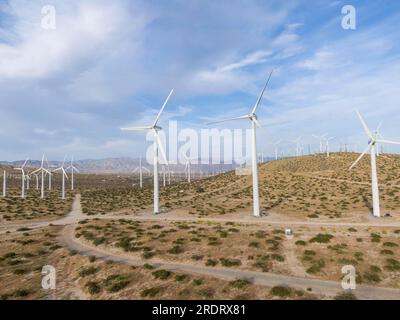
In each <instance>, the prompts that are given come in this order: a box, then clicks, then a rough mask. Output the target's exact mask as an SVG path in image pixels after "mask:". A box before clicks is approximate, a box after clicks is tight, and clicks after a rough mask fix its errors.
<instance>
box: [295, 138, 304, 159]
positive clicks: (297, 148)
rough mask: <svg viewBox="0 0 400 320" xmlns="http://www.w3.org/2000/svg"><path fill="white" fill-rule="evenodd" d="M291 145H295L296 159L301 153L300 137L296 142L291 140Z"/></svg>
mask: <svg viewBox="0 0 400 320" xmlns="http://www.w3.org/2000/svg"><path fill="white" fill-rule="evenodd" d="M293 143H295V144H296V157H297V158H298V157H299V156H300V153H301V149H302V145H301V137H298V138H297V139H296V140H293Z"/></svg>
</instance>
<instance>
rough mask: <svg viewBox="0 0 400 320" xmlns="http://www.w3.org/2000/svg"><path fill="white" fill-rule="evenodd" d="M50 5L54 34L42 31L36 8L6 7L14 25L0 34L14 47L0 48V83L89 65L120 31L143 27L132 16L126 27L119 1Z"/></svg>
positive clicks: (12, 4)
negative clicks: (6, 37) (7, 36)
mask: <svg viewBox="0 0 400 320" xmlns="http://www.w3.org/2000/svg"><path fill="white" fill-rule="evenodd" d="M53 3H54V6H55V8H56V29H55V30H46V29H43V28H42V27H41V21H40V19H41V17H42V16H41V5H40V4H39V3H37V2H36V3H34V2H32V1H28V0H25V1H21V0H19V1H16V0H12V1H10V8H11V9H10V10H9V13H10V14H11V15H12V17H13V19H15V21H16V22H15V25H14V26H13V27H12V29H11V30H2V33H8V34H9V35H10V37H11V35H12V38H13V40H14V41H12V42H11V43H10V42H8V43H2V44H0V79H14V78H43V77H47V76H54V74H56V73H58V72H62V71H70V70H68V69H70V68H74V67H75V64H77V63H80V62H86V63H88V62H89V63H91V62H94V60H96V59H98V58H99V56H101V53H102V52H104V50H108V51H107V53H109V49H110V48H111V49H112V45H113V44H115V43H116V41H118V39H120V34H121V32H123V30H126V29H129V30H132V25H133V26H134V27H135V28H137V32H140V31H141V28H142V27H143V25H144V23H145V21H146V20H145V19H144V18H143V17H141V16H140V15H138V16H137V17H136V18H137V19H135V21H130V24H128V21H129V19H127V18H128V17H127V14H126V12H125V11H124V8H123V6H121V5H120V4H121V2H120V1H117V2H108V1H76V0H72V1H69V6H68V8H67V9H66V8H65V4H63V2H61V1H59V0H58V1H53ZM125 32H126V31H125ZM88 59H89V60H88ZM90 59H93V60H92V61H91V60H90Z"/></svg>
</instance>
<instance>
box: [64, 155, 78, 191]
mask: <svg viewBox="0 0 400 320" xmlns="http://www.w3.org/2000/svg"><path fill="white" fill-rule="evenodd" d="M66 170H71V190H74V172H77V173H79V170H78V169H77V168H76V167H75V166H74V156H73V155H72V156H71V164H70V165H69V166H68V167H67V169H66Z"/></svg>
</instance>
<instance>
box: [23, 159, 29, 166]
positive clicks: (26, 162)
mask: <svg viewBox="0 0 400 320" xmlns="http://www.w3.org/2000/svg"><path fill="white" fill-rule="evenodd" d="M28 160H29V158H26V160H25V162H24V164H23V165H22V168H24V167H25V165H26V163H27V162H28Z"/></svg>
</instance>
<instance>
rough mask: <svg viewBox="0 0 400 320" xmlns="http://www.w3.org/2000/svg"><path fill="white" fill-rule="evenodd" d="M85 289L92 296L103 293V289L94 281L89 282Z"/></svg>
mask: <svg viewBox="0 0 400 320" xmlns="http://www.w3.org/2000/svg"><path fill="white" fill-rule="evenodd" d="M85 287H86V288H87V289H88V291H89V293H90V294H91V295H93V294H97V293H100V291H101V287H100V286H99V285H98V284H97V283H96V282H94V281H89V282H87V283H86V285H85Z"/></svg>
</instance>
